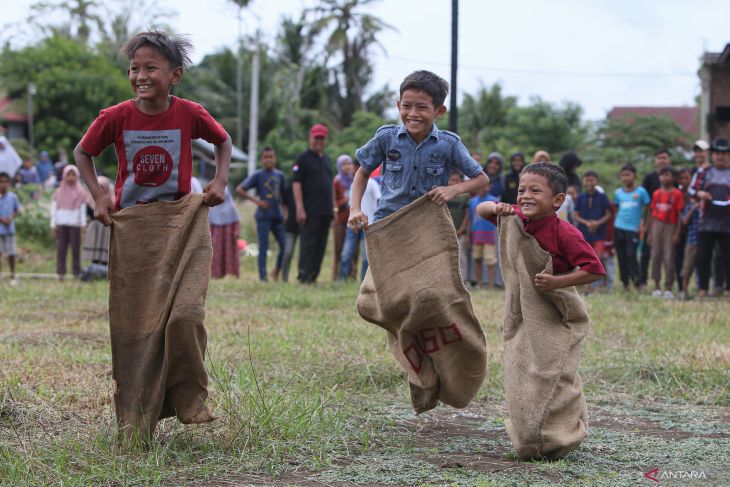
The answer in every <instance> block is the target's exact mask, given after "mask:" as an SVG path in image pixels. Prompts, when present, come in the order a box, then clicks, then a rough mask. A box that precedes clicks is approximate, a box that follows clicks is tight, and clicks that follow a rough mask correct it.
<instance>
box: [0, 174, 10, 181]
mask: <svg viewBox="0 0 730 487" xmlns="http://www.w3.org/2000/svg"><path fill="white" fill-rule="evenodd" d="M2 178H7V180H8V181H10V174H8V173H6V172H0V179H2Z"/></svg>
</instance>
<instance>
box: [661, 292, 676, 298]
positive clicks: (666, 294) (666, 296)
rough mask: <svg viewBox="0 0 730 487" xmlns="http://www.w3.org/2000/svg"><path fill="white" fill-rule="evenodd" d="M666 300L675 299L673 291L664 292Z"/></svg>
mask: <svg viewBox="0 0 730 487" xmlns="http://www.w3.org/2000/svg"><path fill="white" fill-rule="evenodd" d="M663 296H664V299H674V294H672V291H664V294H663Z"/></svg>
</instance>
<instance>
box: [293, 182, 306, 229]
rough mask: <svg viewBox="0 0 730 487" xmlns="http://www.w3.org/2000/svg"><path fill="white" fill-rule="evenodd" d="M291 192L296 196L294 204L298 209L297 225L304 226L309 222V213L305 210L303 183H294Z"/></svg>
mask: <svg viewBox="0 0 730 487" xmlns="http://www.w3.org/2000/svg"><path fill="white" fill-rule="evenodd" d="M291 191H292V194H293V195H294V204H295V206H296V208H297V215H296V217H297V223H298V224H299V225H302V224H303V223H304V222H305V221H307V212H306V210H305V209H304V197H303V196H302V183H300V182H299V181H294V184H292V187H291Z"/></svg>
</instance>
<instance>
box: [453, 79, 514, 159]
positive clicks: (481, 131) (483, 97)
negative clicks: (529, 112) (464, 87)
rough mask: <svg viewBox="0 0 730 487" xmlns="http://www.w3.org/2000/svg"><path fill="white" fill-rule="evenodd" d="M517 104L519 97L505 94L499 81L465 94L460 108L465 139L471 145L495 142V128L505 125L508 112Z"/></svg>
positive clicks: (460, 124)
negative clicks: (473, 93) (472, 93)
mask: <svg viewBox="0 0 730 487" xmlns="http://www.w3.org/2000/svg"><path fill="white" fill-rule="evenodd" d="M516 105H517V98H516V97H514V96H507V97H505V96H503V95H502V86H501V85H500V84H499V83H495V84H493V85H492V86H491V87H489V88H487V87H486V86H484V85H483V84H482V85H481V87H480V88H479V90H478V91H477V92H476V94H475V95H471V94H468V93H467V94H465V95H464V100H463V101H462V103H461V107H460V108H459V127H461V133H462V134H464V139H465V140H466V141H467V142H468V143H469V145H471V146H477V145H478V144H479V143H480V142H481V143H482V144H484V145H491V144H493V143H494V141H495V137H494V135H495V134H494V131H495V129H497V128H498V127H503V126H504V125H505V123H506V120H507V113H508V112H509V110H510V109H512V108H513V107H515V106H516Z"/></svg>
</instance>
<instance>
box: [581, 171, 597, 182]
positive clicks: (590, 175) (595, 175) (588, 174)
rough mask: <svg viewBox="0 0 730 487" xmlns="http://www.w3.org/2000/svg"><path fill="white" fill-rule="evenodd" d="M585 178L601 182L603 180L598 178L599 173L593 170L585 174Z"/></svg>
mask: <svg viewBox="0 0 730 487" xmlns="http://www.w3.org/2000/svg"><path fill="white" fill-rule="evenodd" d="M583 177H584V178H596V181H600V180H601V178H599V177H598V173H597V172H596V171H594V170H593V169H589V170H588V171H586V172H585V174H583Z"/></svg>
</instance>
